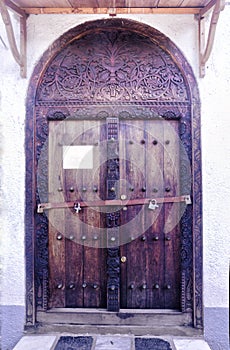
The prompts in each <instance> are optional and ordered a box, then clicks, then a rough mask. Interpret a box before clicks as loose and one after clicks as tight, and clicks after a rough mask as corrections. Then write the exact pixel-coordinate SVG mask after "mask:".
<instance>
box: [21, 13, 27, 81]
mask: <svg viewBox="0 0 230 350" xmlns="http://www.w3.org/2000/svg"><path fill="white" fill-rule="evenodd" d="M26 43H27V31H26V17H25V16H23V17H20V56H21V57H20V58H21V60H20V74H21V77H22V78H26V73H27V69H26V68H27V56H26V48H27V45H26Z"/></svg>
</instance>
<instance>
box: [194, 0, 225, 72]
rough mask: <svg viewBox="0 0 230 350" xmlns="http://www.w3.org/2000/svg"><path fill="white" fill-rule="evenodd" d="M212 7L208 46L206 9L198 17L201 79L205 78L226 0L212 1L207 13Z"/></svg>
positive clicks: (207, 7)
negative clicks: (205, 21)
mask: <svg viewBox="0 0 230 350" xmlns="http://www.w3.org/2000/svg"><path fill="white" fill-rule="evenodd" d="M211 5H212V6H214V5H215V6H214V9H213V12H212V17H211V22H210V26H209V32H208V38H207V42H206V45H205V43H204V40H205V39H204V15H205V14H206V13H207V12H205V10H204V9H202V10H201V11H200V14H199V15H198V16H197V19H198V22H199V61H200V77H201V78H203V77H204V76H205V65H206V63H207V61H208V59H209V57H210V54H211V52H212V48H213V44H214V39H215V33H216V27H217V23H218V20H219V16H220V12H221V11H222V10H223V9H224V6H225V0H216V1H211V2H210V4H209V5H207V6H206V8H205V9H206V11H209V10H210V8H211Z"/></svg>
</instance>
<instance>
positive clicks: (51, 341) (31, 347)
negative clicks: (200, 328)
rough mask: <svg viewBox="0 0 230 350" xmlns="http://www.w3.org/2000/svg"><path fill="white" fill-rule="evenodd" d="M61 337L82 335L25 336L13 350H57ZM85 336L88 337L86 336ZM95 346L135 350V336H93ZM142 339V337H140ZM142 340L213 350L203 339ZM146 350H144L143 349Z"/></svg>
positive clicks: (174, 349) (97, 349) (183, 349)
mask: <svg viewBox="0 0 230 350" xmlns="http://www.w3.org/2000/svg"><path fill="white" fill-rule="evenodd" d="M61 336H71V337H78V336H82V335H81V334H69V333H68V334H67V333H63V334H53V335H50V334H49V335H25V336H23V337H22V338H21V340H20V341H19V342H18V343H17V345H16V346H15V347H14V348H13V350H55V347H56V345H57V343H58V340H59V338H60V337H61ZM83 336H86V334H84V335H83ZM87 336H90V337H92V338H93V346H92V349H91V350H135V338H137V337H135V336H134V335H119V334H117V335H114V334H113V335H91V334H87ZM138 338H140V337H138ZM141 338H159V339H163V340H165V341H167V342H168V343H170V345H171V348H172V350H211V348H210V347H209V345H208V343H207V342H206V341H205V340H204V339H202V338H182V337H171V336H164V337H153V336H148V335H146V336H145V337H141ZM143 350H144V349H143Z"/></svg>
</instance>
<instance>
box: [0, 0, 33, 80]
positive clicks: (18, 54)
mask: <svg viewBox="0 0 230 350" xmlns="http://www.w3.org/2000/svg"><path fill="white" fill-rule="evenodd" d="M7 7H8V8H10V9H11V10H12V11H13V12H15V13H16V14H17V15H19V16H20V49H19V50H18V47H17V44H16V40H15V34H14V30H13V26H12V22H11V18H10V15H9V12H8V9H7ZM0 12H1V15H2V19H3V22H4V24H5V27H6V33H7V38H8V41H9V45H10V50H11V52H12V55H13V57H14V59H15V61H16V62H17V63H18V65H19V66H20V73H21V77H22V78H26V18H27V17H26V13H25V12H24V11H23V10H21V9H20V8H18V7H17V6H16V5H15V4H13V3H12V2H11V1H9V0H7V1H5V0H0Z"/></svg>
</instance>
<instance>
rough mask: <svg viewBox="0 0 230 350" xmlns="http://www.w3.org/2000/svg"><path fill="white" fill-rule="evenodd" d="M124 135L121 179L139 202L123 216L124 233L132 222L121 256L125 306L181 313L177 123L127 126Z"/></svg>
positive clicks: (123, 126)
mask: <svg viewBox="0 0 230 350" xmlns="http://www.w3.org/2000/svg"><path fill="white" fill-rule="evenodd" d="M120 130H121V142H122V144H121V152H122V156H123V158H125V159H126V161H125V162H123V166H122V167H121V170H120V175H121V178H124V179H126V184H127V185H128V188H127V189H126V191H127V193H129V194H128V197H129V198H130V199H131V200H132V199H136V200H137V203H138V200H139V204H137V205H127V207H126V208H125V211H124V210H123V211H122V212H121V234H122V231H124V230H122V227H125V225H126V222H129V224H128V226H127V228H126V229H125V232H124V233H125V234H126V235H127V241H128V243H127V244H125V245H122V246H121V252H120V255H121V307H122V308H142V309H145V308H147V309H151V308H152V309H179V308H180V278H181V277H180V245H181V244H180V230H179V220H180V217H179V209H180V204H179V203H175V201H177V200H179V199H180V181H179V168H180V167H179V138H178V122H177V121H170V122H169V121H162V120H146V121H136V122H135V123H134V124H133V123H129V124H127V123H124V122H122V123H121V126H120ZM143 199H147V201H145V203H146V204H145V205H144V206H143V204H142V203H143ZM149 199H152V201H150V200H149ZM131 200H130V203H131ZM155 204H157V205H156V206H155ZM154 208H155V209H154ZM122 261H123V262H122Z"/></svg>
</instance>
